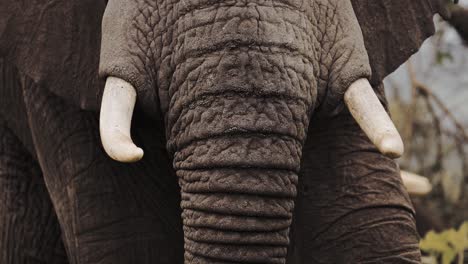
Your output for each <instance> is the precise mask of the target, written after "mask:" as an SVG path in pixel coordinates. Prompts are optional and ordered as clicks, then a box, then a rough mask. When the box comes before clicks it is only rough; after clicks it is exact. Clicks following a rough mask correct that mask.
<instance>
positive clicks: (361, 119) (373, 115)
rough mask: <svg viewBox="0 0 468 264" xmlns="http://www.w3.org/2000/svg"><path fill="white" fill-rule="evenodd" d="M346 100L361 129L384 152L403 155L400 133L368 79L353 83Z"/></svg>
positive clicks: (395, 155)
mask: <svg viewBox="0 0 468 264" xmlns="http://www.w3.org/2000/svg"><path fill="white" fill-rule="evenodd" d="M344 101H345V103H346V105H347V106H348V109H349V111H350V112H351V114H352V116H353V117H354V119H355V120H356V122H357V123H358V124H359V126H360V127H361V129H362V130H363V131H364V133H366V135H367V136H368V137H369V139H370V140H371V141H372V143H374V145H375V146H376V147H377V148H378V149H379V151H380V152H381V153H382V154H384V155H386V156H388V157H391V158H399V157H401V155H403V151H404V146H403V141H402V140H401V137H400V134H399V133H398V131H397V129H396V128H395V125H394V124H393V122H392V120H391V119H390V117H389V116H388V114H387V111H385V109H384V107H383V106H382V104H381V103H380V101H379V99H378V98H377V95H376V94H375V93H374V90H373V89H372V86H371V85H370V83H369V81H368V80H367V79H359V80H357V81H355V82H354V83H353V84H351V86H350V87H349V88H348V90H347V91H346V93H345V95H344Z"/></svg>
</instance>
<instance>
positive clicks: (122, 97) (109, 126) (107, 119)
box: [99, 77, 143, 162]
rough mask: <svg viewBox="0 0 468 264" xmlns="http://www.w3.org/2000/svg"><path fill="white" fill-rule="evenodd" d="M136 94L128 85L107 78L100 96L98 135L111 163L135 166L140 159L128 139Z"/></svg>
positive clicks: (119, 80) (141, 155)
mask: <svg viewBox="0 0 468 264" xmlns="http://www.w3.org/2000/svg"><path fill="white" fill-rule="evenodd" d="M135 101H136V91H135V88H134V87H133V86H132V85H131V84H129V83H128V82H126V81H124V80H122V79H119V78H116V77H108V78H107V80H106V86H105V88H104V94H103V96H102V104H101V116H100V120H99V131H100V133H101V141H102V146H103V147H104V150H105V151H106V153H107V154H108V155H109V156H110V157H111V158H112V159H114V160H117V161H121V162H136V161H138V160H140V159H141V158H142V157H143V150H142V149H141V148H139V147H137V146H136V145H135V144H134V143H133V141H132V138H131V136H130V126H131V123H132V115H133V109H134V107H135Z"/></svg>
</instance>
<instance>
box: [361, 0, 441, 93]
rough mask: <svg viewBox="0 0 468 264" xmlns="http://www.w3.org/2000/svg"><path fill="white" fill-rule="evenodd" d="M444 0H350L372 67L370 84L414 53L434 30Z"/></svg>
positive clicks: (375, 83)
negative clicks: (435, 20) (435, 19)
mask: <svg viewBox="0 0 468 264" xmlns="http://www.w3.org/2000/svg"><path fill="white" fill-rule="evenodd" d="M442 1H443V0H352V3H353V7H354V11H355V13H356V16H357V18H358V20H359V23H360V25H361V29H362V33H363V35H364V41H365V45H366V48H367V52H368V55H369V61H370V64H371V67H372V79H371V83H372V85H373V86H377V85H378V84H379V83H380V82H381V81H382V80H383V79H384V78H385V77H386V76H387V75H389V74H390V73H392V72H393V71H395V70H396V69H397V68H398V67H399V66H400V65H401V64H403V63H404V62H405V61H406V60H408V59H409V57H410V56H411V55H413V54H414V53H416V52H417V51H418V50H419V48H420V46H421V45H422V43H423V42H424V40H425V39H427V38H428V37H430V36H431V35H433V34H434V32H435V28H434V22H433V16H434V14H435V13H439V12H443V11H444V10H442V8H441V6H442Z"/></svg>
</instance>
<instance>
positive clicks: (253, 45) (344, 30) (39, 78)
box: [0, 0, 438, 263]
mask: <svg viewBox="0 0 468 264" xmlns="http://www.w3.org/2000/svg"><path fill="white" fill-rule="evenodd" d="M35 4H36V7H40V8H38V9H33V10H29V9H28V8H25V7H24V6H22V4H21V3H17V2H12V1H7V2H5V3H4V5H5V8H2V9H0V10H7V12H6V13H5V14H2V15H4V16H6V17H9V18H10V19H9V20H8V19H6V20H4V19H2V20H0V34H1V42H0V55H2V56H5V57H7V58H8V59H9V60H11V61H13V62H14V63H15V64H16V65H18V68H20V69H21V70H22V71H23V72H24V73H25V74H28V75H30V76H31V77H32V78H33V79H34V80H35V81H36V82H40V83H48V84H49V85H47V87H49V89H51V91H52V92H54V93H55V94H57V95H60V96H62V97H64V98H65V99H66V100H68V101H69V102H73V103H75V104H78V105H79V106H81V107H82V108H85V109H92V110H96V109H97V108H99V101H100V98H101V97H102V104H101V106H100V109H101V119H100V125H101V127H100V131H101V138H102V142H103V146H104V149H105V150H106V152H107V153H108V154H109V156H111V157H112V158H114V159H116V160H119V161H123V162H134V161H137V160H139V159H141V158H142V156H143V150H142V149H140V148H139V147H137V146H135V144H134V143H133V142H132V140H131V136H130V128H131V119H132V113H133V108H134V106H135V103H136V105H137V106H138V107H139V108H141V109H142V110H143V111H144V112H145V113H147V114H148V115H149V116H151V117H153V119H162V120H163V123H164V127H165V131H166V138H167V150H168V152H169V153H170V154H171V155H172V157H173V167H174V169H175V171H176V174H177V176H178V179H179V184H180V186H181V197H182V202H181V207H182V209H183V213H182V218H183V224H184V227H183V228H184V238H185V260H186V262H187V263H221V262H223V263H224V262H229V263H234V262H236V263H239V262H242V263H285V259H286V254H287V246H288V244H289V238H288V233H289V227H290V226H291V222H292V215H293V208H294V198H295V196H296V193H297V183H298V174H299V171H300V162H301V153H302V147H303V145H304V143H305V140H306V138H307V129H308V127H309V125H311V126H313V125H314V124H309V121H310V120H311V117H312V116H319V117H321V118H324V119H326V118H330V117H333V116H334V115H337V114H338V113H340V112H341V111H343V109H344V108H345V107H347V108H348V109H349V111H350V112H351V113H352V115H353V116H354V117H355V119H356V121H357V122H358V123H359V125H360V126H361V128H362V129H363V130H364V131H365V132H366V134H367V135H368V137H369V139H370V140H371V141H372V142H373V143H374V144H375V145H376V147H377V148H378V149H379V150H380V151H381V152H382V153H383V154H385V155H388V156H390V157H397V156H399V155H401V153H402V152H403V145H402V142H401V139H400V137H399V135H398V133H397V132H396V129H395V128H394V126H393V124H392V123H391V121H390V118H389V117H388V115H387V114H386V111H385V109H384V107H383V106H382V105H381V103H380V101H379V99H378V98H379V97H380V98H381V99H382V96H383V95H382V94H380V93H379V94H378V96H376V94H375V92H374V90H373V89H372V86H376V85H377V84H379V83H380V82H381V81H382V79H383V78H384V77H385V76H386V75H388V74H389V73H390V72H391V71H393V70H394V69H396V67H397V66H398V65H400V64H401V63H403V62H404V61H405V60H406V59H407V58H408V57H409V56H410V55H411V54H412V53H414V52H415V51H416V50H417V48H418V47H419V46H420V45H421V43H422V41H423V40H424V39H425V38H427V37H428V36H430V35H431V34H432V33H433V31H434V28H433V24H432V15H433V14H434V13H436V12H437V11H438V9H437V6H436V5H434V3H433V2H432V1H430V0H425V1H424V0H418V1H411V2H409V1H403V0H398V1H397V0H380V1H373V2H369V1H364V0H354V1H338V0H319V1H305V2H304V1H295V0H286V1H253V2H252V1H250V2H244V1H208V0H200V1H167V0H134V1H124V0H109V1H108V2H107V3H105V2H104V1H98V2H95V1H81V2H80V3H68V2H66V1H46V0H36V1H35ZM106 4H107V5H106ZM104 9H105V13H104V14H103V11H104ZM18 10H21V12H20V11H18ZM24 10H26V11H24ZM28 11H29V12H28ZM11 14H14V15H11ZM15 14H16V16H15ZM38 16H39V18H37V17H38ZM102 16H103V18H102V19H103V22H102V43H99V39H101V38H100V36H101V31H100V30H99V29H98V28H99V23H100V20H101V17H102ZM33 19H36V20H34V21H41V23H39V24H36V25H32V23H30V25H28V23H22V25H24V28H20V30H18V29H15V31H12V30H11V29H10V27H9V24H11V23H13V22H12V21H15V20H19V21H33ZM63 20H65V21H68V22H69V23H68V22H67V23H65V22H63ZM60 23H63V24H64V25H67V27H68V28H60V26H58V25H60ZM20 24H21V23H20ZM28 26H35V30H33V32H34V33H35V34H32V35H31V36H28V37H24V36H22V37H18V35H21V34H23V35H25V34H27V33H25V32H30V31H27V30H26V27H28ZM42 31H47V32H52V33H53V34H50V35H48V38H45V37H44V36H45V35H44V34H43V33H41V32H42ZM408 32H411V34H408ZM7 40H8V41H7ZM19 40H21V41H19ZM24 40H28V41H24ZM32 43H33V44H35V45H36V46H40V47H46V46H47V48H44V50H46V51H47V52H41V53H38V52H37V51H36V50H35V49H33V48H31V47H32V46H31V44H32ZM49 46H50V47H49ZM99 46H101V49H99ZM28 47H29V48H28ZM31 57H32V58H36V60H31ZM98 57H100V62H99V72H100V76H101V79H99V78H97V77H96V76H97V74H96V73H97V68H98V62H97V61H98ZM32 62H33V63H32ZM70 65H71V66H70ZM90 65H91V67H90ZM62 68H63V69H67V70H62ZM57 72H59V73H61V74H60V75H59V76H57ZM76 76H80V78H78V79H79V81H78V82H74V80H76V79H77V78H76ZM104 79H105V80H106V81H105V85H102V83H101V80H104ZM103 87H104V88H103ZM143 148H144V146H143Z"/></svg>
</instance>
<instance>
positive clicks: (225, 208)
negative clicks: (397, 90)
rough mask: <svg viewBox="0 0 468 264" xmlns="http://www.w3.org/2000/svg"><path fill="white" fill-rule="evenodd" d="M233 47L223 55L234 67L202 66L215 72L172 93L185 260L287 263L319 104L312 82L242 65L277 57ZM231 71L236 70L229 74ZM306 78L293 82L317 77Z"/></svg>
mask: <svg viewBox="0 0 468 264" xmlns="http://www.w3.org/2000/svg"><path fill="white" fill-rule="evenodd" d="M233 53H234V54H230V53H229V52H228V53H226V54H225V55H224V58H222V59H220V60H221V63H223V60H225V59H227V60H228V61H231V60H232V61H236V62H235V64H234V63H232V65H236V66H235V67H231V68H229V67H226V68H222V67H221V69H220V70H217V71H215V70H213V69H210V68H204V69H202V70H200V71H201V73H200V75H204V74H205V75H206V74H210V73H211V74H215V76H214V77H212V78H211V79H209V78H210V77H205V78H200V79H199V81H197V82H194V83H193V84H191V85H192V86H191V92H187V93H185V92H184V91H183V90H184V89H185V87H184V85H181V86H179V89H178V90H177V92H176V93H177V94H183V95H186V96H181V97H173V99H172V102H171V105H170V107H169V111H168V114H167V124H168V126H167V129H168V149H169V151H171V152H173V153H174V168H175V170H176V173H177V176H178V178H179V184H180V186H181V192H182V194H181V196H182V202H181V207H182V209H183V213H182V218H183V224H184V226H183V228H184V237H185V262H186V263H285V261H286V255H287V247H288V244H289V238H288V236H289V228H290V225H291V221H292V212H293V209H294V198H295V196H296V185H297V182H298V172H299V169H300V160H301V154H302V146H303V143H304V142H305V138H306V128H307V127H308V123H309V115H310V109H312V105H313V103H312V98H313V96H312V92H309V93H306V92H305V91H313V90H312V89H310V90H309V89H306V88H305V87H301V86H299V85H298V86H294V85H291V82H287V83H286V82H284V80H285V79H283V80H282V78H288V77H287V73H286V71H284V72H283V73H284V74H285V75H286V77H285V76H282V75H281V73H282V72H281V71H278V72H276V73H275V74H276V75H275V74H271V75H270V79H264V80H260V81H259V79H258V77H257V78H256V79H254V80H255V81H258V82H257V83H253V80H252V82H249V78H248V77H246V76H247V75H248V74H249V73H248V71H244V72H243V70H242V69H239V68H242V67H244V66H245V65H244V64H243V63H246V64H250V63H255V62H256V61H266V60H265V59H264V57H262V56H270V57H274V55H271V54H268V53H265V54H261V53H258V54H257V56H258V58H257V60H237V59H236V58H239V56H242V54H239V53H240V52H239V51H238V50H235V52H233ZM230 56H232V57H231V58H230ZM269 59H270V60H271V58H269ZM187 67H189V66H187ZM245 68H247V69H248V68H249V67H245ZM225 69H227V71H229V70H231V71H235V72H237V74H232V73H231V75H230V76H229V78H224V77H223V75H225V74H226V71H225ZM253 70H255V69H253ZM177 74H178V73H177V72H176V74H175V75H177ZM256 76H261V74H256ZM297 76H299V75H294V77H297ZM302 78H303V77H302V76H300V77H299V78H298V79H296V80H292V81H294V82H296V81H297V83H307V85H309V84H310V83H312V82H308V81H307V82H306V81H304V80H303V79H302ZM207 80H208V81H207ZM286 80H287V79H286ZM285 83H286V84H285ZM213 87H215V89H213Z"/></svg>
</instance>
